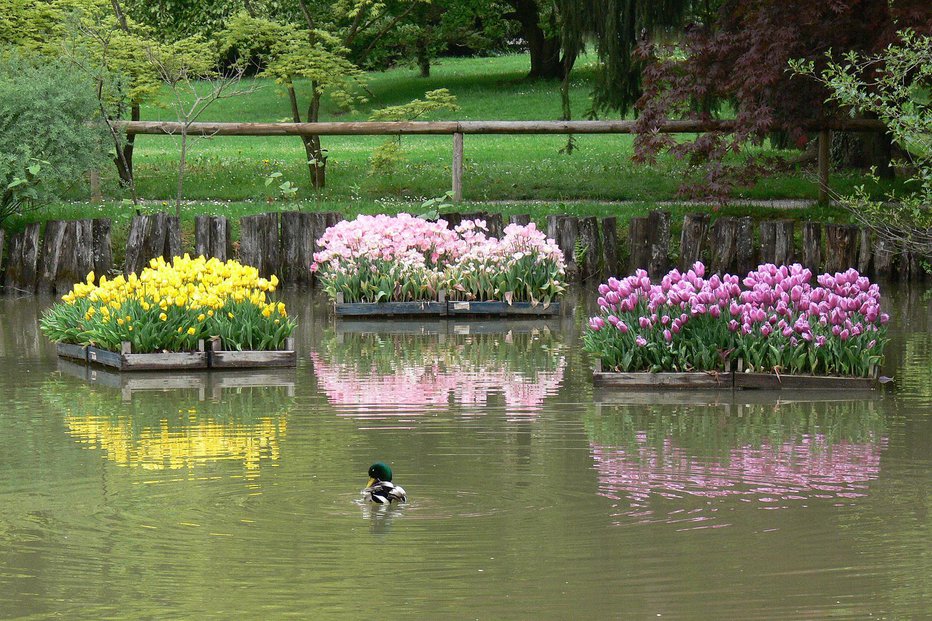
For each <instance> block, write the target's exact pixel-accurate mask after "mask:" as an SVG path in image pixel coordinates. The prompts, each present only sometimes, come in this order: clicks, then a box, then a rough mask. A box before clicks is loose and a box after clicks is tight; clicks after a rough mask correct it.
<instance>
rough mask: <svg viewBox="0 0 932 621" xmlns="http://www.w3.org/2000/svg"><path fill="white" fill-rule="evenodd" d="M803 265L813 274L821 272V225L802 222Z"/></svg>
mask: <svg viewBox="0 0 932 621" xmlns="http://www.w3.org/2000/svg"><path fill="white" fill-rule="evenodd" d="M803 265H804V266H805V267H808V268H809V269H810V270H811V271H812V272H813V273H818V272H820V271H821V270H822V225H821V224H819V223H818V222H803Z"/></svg>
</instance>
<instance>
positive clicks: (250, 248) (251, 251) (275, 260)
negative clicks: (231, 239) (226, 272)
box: [239, 212, 281, 278]
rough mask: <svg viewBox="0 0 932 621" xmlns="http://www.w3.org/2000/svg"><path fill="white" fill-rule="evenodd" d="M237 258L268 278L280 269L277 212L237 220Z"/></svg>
mask: <svg viewBox="0 0 932 621" xmlns="http://www.w3.org/2000/svg"><path fill="white" fill-rule="evenodd" d="M239 222H240V224H239V227H240V228H239V230H240V240H239V257H240V261H242V262H243V263H245V264H246V265H251V266H253V267H255V268H256V269H258V270H259V274H260V275H261V276H264V277H266V278H268V277H269V276H271V275H272V274H277V273H278V270H279V268H280V267H281V260H280V245H281V241H280V237H279V232H278V231H279V224H278V222H279V217H278V212H272V213H262V214H258V215H255V216H244V217H242V218H240V220H239Z"/></svg>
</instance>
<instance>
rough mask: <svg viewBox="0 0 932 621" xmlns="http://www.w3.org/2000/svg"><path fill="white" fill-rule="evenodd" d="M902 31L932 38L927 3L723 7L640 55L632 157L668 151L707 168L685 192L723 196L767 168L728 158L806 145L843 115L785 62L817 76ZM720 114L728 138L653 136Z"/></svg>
mask: <svg viewBox="0 0 932 621" xmlns="http://www.w3.org/2000/svg"><path fill="white" fill-rule="evenodd" d="M906 27H911V28H913V29H914V30H916V31H917V32H921V33H924V32H930V31H932V11H930V9H929V3H928V0H892V1H891V0H827V1H826V2H813V1H812V0H725V1H724V2H722V3H721V5H720V7H719V10H718V13H717V16H716V19H715V20H713V21H711V22H710V23H707V24H701V25H700V24H693V25H691V26H689V27H687V28H686V32H685V35H684V36H683V37H682V38H680V39H679V40H678V41H676V42H675V43H671V44H656V43H645V44H644V45H642V46H641V47H640V48H639V49H638V52H637V53H638V54H639V55H640V57H641V58H642V59H643V60H644V61H645V63H646V64H645V68H644V71H643V74H642V80H643V94H642V95H641V97H640V99H639V100H638V102H637V104H636V106H635V107H636V109H637V110H638V113H639V117H638V135H637V138H636V141H635V159H636V160H638V161H643V162H650V161H653V159H654V158H655V157H656V156H657V154H658V153H660V152H661V151H664V150H669V151H670V152H671V153H673V154H674V155H676V156H678V157H682V158H686V159H687V160H688V161H689V162H690V163H692V164H697V165H699V164H701V165H702V166H703V168H704V174H703V179H704V183H700V184H696V183H691V184H690V187H689V190H688V191H687V192H686V193H688V194H693V195H695V194H703V195H706V196H718V197H722V196H724V195H726V194H727V193H728V192H729V190H730V189H731V188H732V187H733V185H734V184H735V183H748V182H750V181H752V180H753V179H754V178H755V177H756V175H757V174H759V173H760V172H761V171H762V170H763V169H764V167H765V166H766V165H767V162H763V161H761V159H760V158H750V157H748V158H745V159H744V161H741V162H740V163H735V164H726V163H725V157H726V156H727V155H728V154H729V153H732V152H733V153H740V152H741V151H742V149H743V148H744V146H745V145H747V144H753V143H760V142H762V141H764V140H765V139H766V138H767V137H768V136H769V135H771V134H772V132H785V134H786V135H787V136H788V138H789V140H790V142H791V143H793V144H795V145H796V146H799V147H804V146H805V145H806V142H807V141H808V133H807V129H809V130H811V128H812V127H813V126H818V125H821V124H822V123H825V122H829V121H831V120H835V119H838V118H841V117H842V116H843V115H845V114H847V112H846V111H844V110H841V109H839V108H838V106H837V105H835V104H833V103H826V99H827V98H828V92H827V91H826V90H825V88H824V86H823V85H822V84H820V83H819V82H817V81H816V80H812V79H811V78H809V77H806V76H800V75H795V74H794V73H792V72H791V71H789V68H788V62H789V60H790V59H794V58H798V59H807V60H811V61H813V62H814V63H815V65H816V68H817V69H819V68H821V67H824V66H825V64H826V62H827V58H828V56H827V54H830V55H831V57H833V58H840V57H841V55H842V54H843V53H845V52H847V51H850V50H855V51H859V52H872V51H876V50H878V49H880V48H882V47H884V46H885V45H887V44H888V43H889V42H890V41H892V40H893V39H894V37H895V31H896V30H897V29H902V28H906ZM723 106H727V107H728V108H730V112H732V113H733V115H734V117H733V118H734V119H735V127H734V131H733V132H731V133H722V132H706V133H703V134H700V135H699V136H698V137H697V138H695V139H694V140H690V141H685V142H684V141H682V140H676V139H674V138H673V137H672V136H671V135H669V134H661V133H659V132H657V131H656V130H655V128H656V127H657V126H658V125H659V124H660V123H661V122H662V121H664V120H666V119H674V118H693V119H712V118H713V117H714V116H715V115H716V114H717V113H718V111H719V110H720V109H721V108H722V107H723ZM728 116H731V114H729V115H728Z"/></svg>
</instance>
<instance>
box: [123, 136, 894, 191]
mask: <svg viewBox="0 0 932 621" xmlns="http://www.w3.org/2000/svg"><path fill="white" fill-rule="evenodd" d="M113 125H114V127H115V128H117V129H119V130H122V131H125V132H126V133H127V134H128V135H140V134H149V135H163V136H177V135H179V134H187V135H194V136H402V135H419V136H430V135H452V136H453V179H452V182H453V200H454V201H455V202H460V201H461V200H462V199H463V136H464V135H465V134H473V135H482V134H485V135H503V134H504V135H508V134H511V135H547V134H550V135H552V134H634V133H636V129H637V121H630V120H629V121H359V122H337V123H210V122H196V123H188V124H184V123H179V122H177V121H115V122H113ZM803 126H804V127H805V128H806V129H808V130H810V131H817V132H819V150H818V153H819V202H820V203H822V204H827V203H828V198H829V196H828V177H829V143H830V140H831V132H832V131H833V130H834V131H849V132H880V131H885V130H886V126H885V125H884V124H883V123H882V122H881V121H879V120H876V119H843V120H826V121H811V122H807V123H804V124H803ZM734 130H735V121H734V120H730V119H720V120H708V119H707V120H678V121H664V122H663V123H660V124H658V125H656V126H655V127H653V128H651V131H657V132H660V133H664V134H694V133H699V132H710V131H716V132H725V133H728V132H733V131H734Z"/></svg>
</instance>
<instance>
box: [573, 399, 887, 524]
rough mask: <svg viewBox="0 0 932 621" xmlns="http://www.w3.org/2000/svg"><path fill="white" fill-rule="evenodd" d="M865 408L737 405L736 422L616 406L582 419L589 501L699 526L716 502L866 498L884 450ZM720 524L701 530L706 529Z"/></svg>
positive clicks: (759, 504)
mask: <svg viewBox="0 0 932 621" xmlns="http://www.w3.org/2000/svg"><path fill="white" fill-rule="evenodd" d="M874 405H875V404H873V403H871V402H869V401H868V402H841V403H838V402H835V403H792V404H782V405H780V406H778V407H775V406H774V404H753V405H744V406H741V408H742V410H743V413H742V415H741V416H740V417H739V416H729V415H722V414H721V413H720V412H710V411H708V410H705V411H697V410H696V409H690V408H680V409H679V410H677V409H676V408H672V409H671V408H667V409H666V410H661V409H660V408H656V410H655V412H656V413H655V414H653V415H651V414H649V413H647V414H643V415H637V414H635V413H633V412H629V411H628V410H627V409H626V408H623V409H621V411H613V410H609V411H608V412H603V414H602V415H601V416H596V417H594V418H590V419H589V421H587V429H588V430H589V432H590V453H591V456H592V459H593V462H594V465H595V469H596V471H597V473H598V485H599V494H600V495H602V496H604V497H606V498H610V499H612V500H618V501H627V504H628V507H629V509H628V510H627V511H625V512H623V513H622V515H625V516H627V517H629V518H635V519H636V520H643V521H656V520H657V519H658V514H659V513H661V512H662V511H664V510H661V509H660V508H659V507H660V506H662V505H663V503H665V502H666V503H668V504H669V503H673V505H674V507H673V508H672V509H669V510H666V511H665V516H666V517H664V518H660V519H661V521H667V522H669V521H689V522H708V521H710V520H714V516H713V515H710V514H714V513H715V512H716V511H717V510H718V506H719V505H721V503H729V502H731V503H733V502H739V503H747V504H748V505H750V506H753V507H756V508H760V509H768V510H774V509H788V508H797V507H805V506H808V505H807V503H810V502H833V503H835V504H846V503H847V504H850V503H855V502H857V499H858V498H861V497H864V496H866V495H867V494H868V492H869V483H870V481H872V480H874V479H876V478H877V477H878V475H879V473H880V456H881V453H882V452H883V450H884V449H885V448H886V446H887V438H886V437H885V436H884V435H883V425H882V419H881V418H880V415H879V414H878V413H877V410H876V409H875V407H874ZM726 525H727V524H720V523H710V524H709V525H708V526H706V527H720V526H726Z"/></svg>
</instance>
